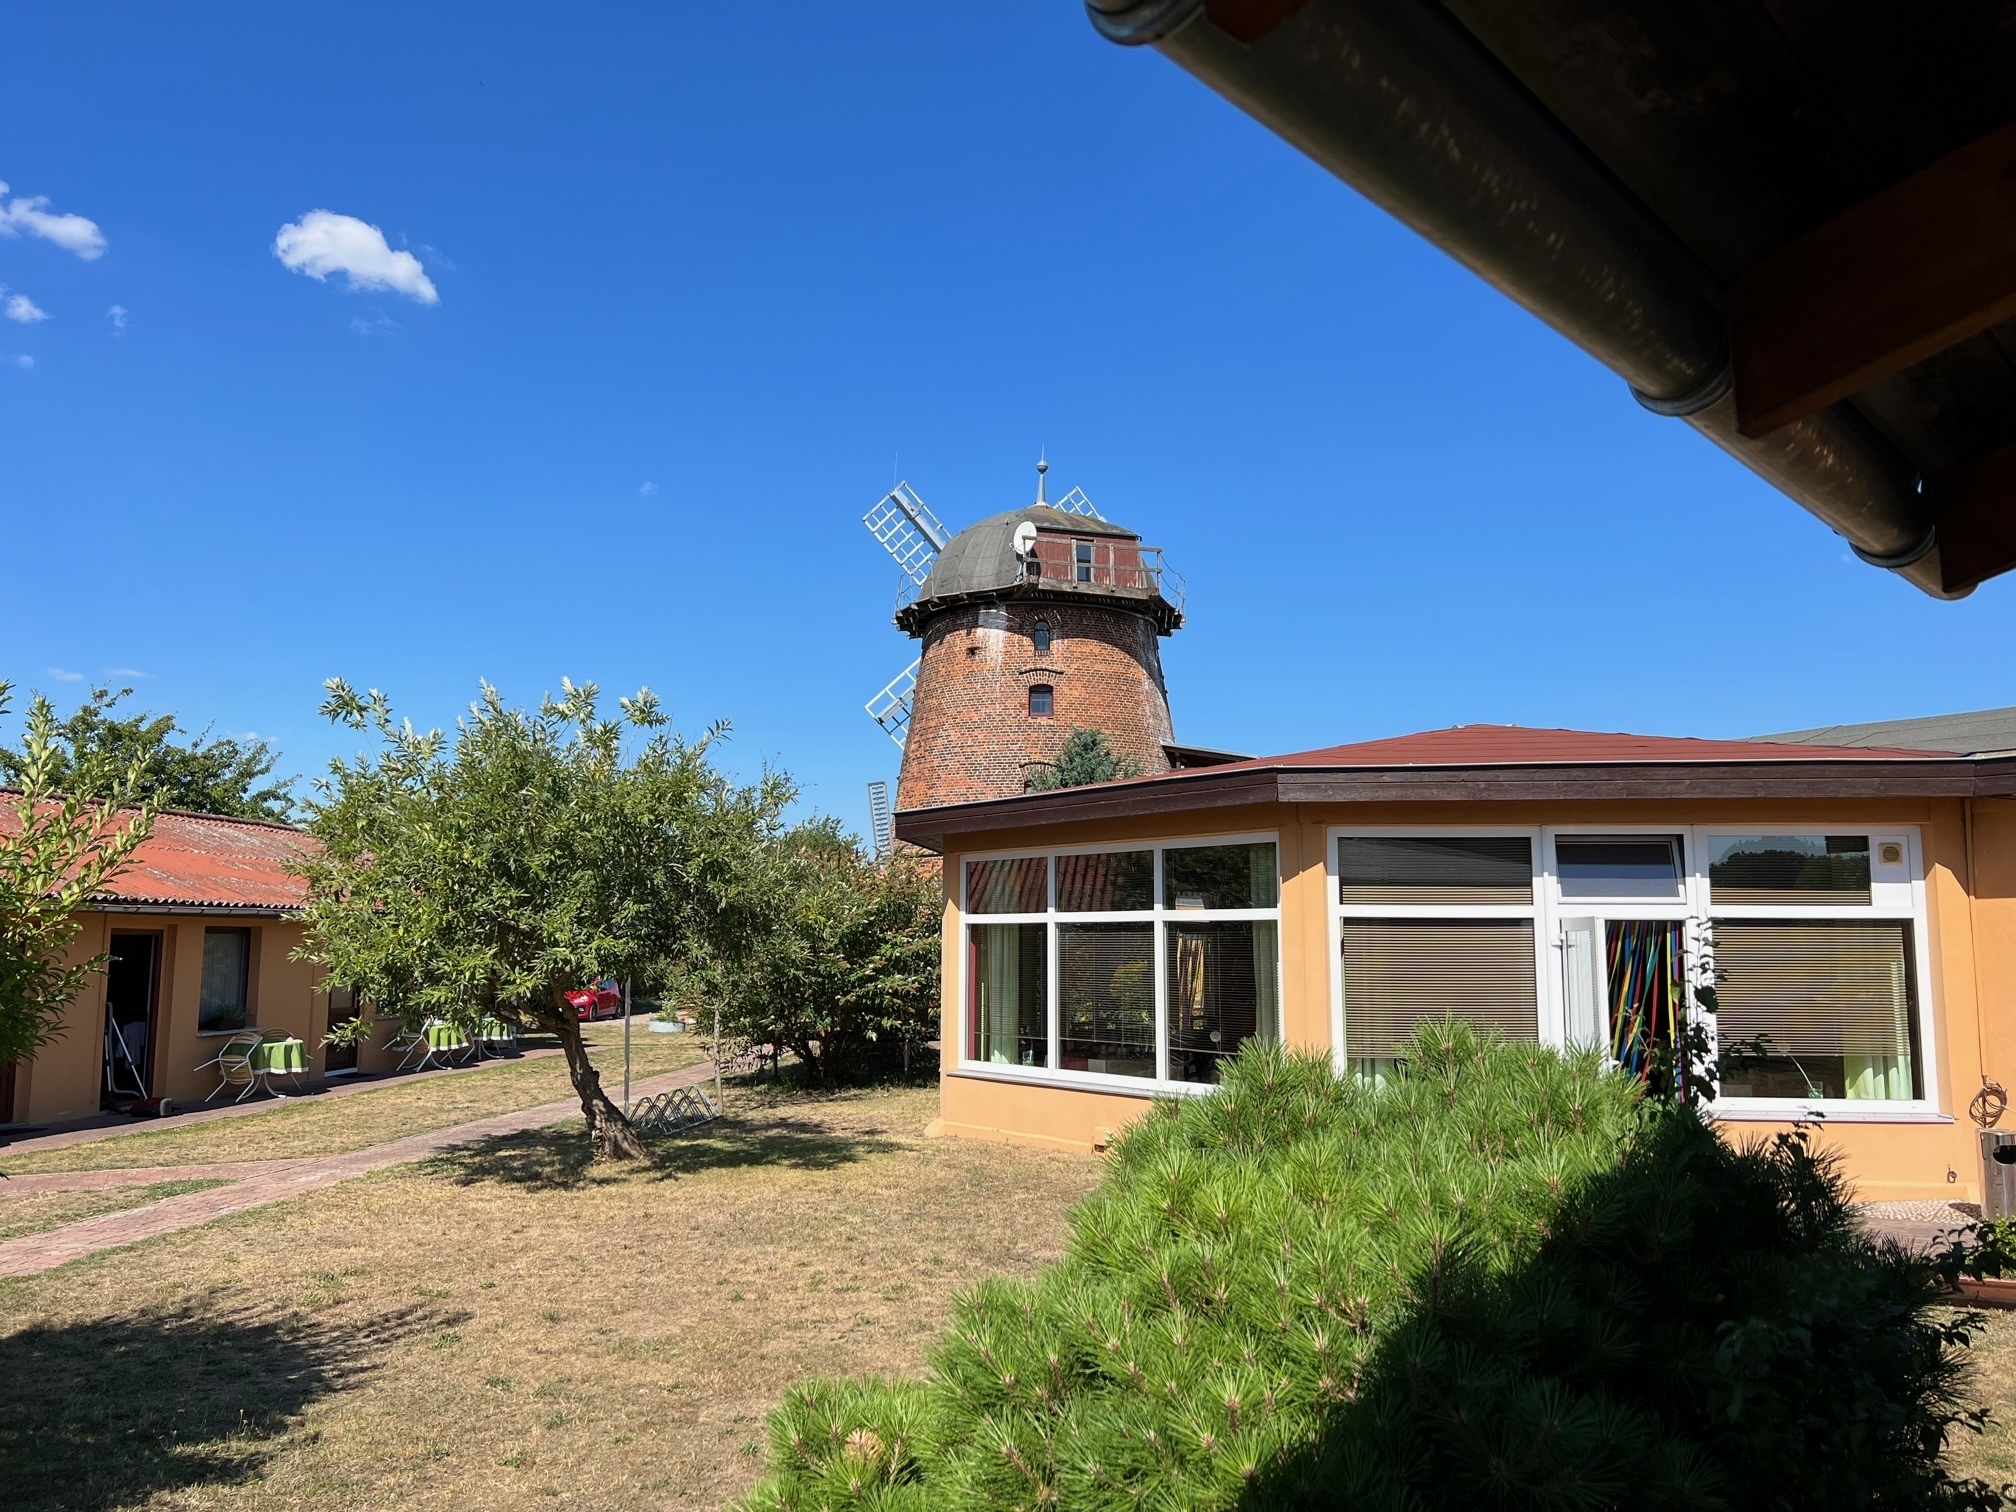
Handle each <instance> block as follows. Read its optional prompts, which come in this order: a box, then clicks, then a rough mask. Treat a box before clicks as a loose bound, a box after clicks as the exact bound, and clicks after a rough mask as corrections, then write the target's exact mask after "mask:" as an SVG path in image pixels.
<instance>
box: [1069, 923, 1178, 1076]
mask: <svg viewBox="0 0 2016 1512" xmlns="http://www.w3.org/2000/svg"><path fill="white" fill-rule="evenodd" d="M1057 1015H1058V1025H1057V1034H1058V1042H1057V1050H1058V1060H1057V1064H1058V1065H1060V1066H1062V1067H1063V1068H1064V1069H1065V1070H1066V1071H1099V1072H1104V1073H1106V1074H1107V1075H1109V1076H1143V1077H1153V1076H1154V1075H1155V926H1154V925H1153V924H1059V925H1058V926H1057Z"/></svg>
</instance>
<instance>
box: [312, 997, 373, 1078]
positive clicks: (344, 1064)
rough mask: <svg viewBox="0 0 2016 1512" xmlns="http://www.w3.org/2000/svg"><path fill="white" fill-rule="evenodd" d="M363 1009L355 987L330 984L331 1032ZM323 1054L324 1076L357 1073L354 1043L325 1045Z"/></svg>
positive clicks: (352, 1018) (354, 1017) (351, 1019)
mask: <svg viewBox="0 0 2016 1512" xmlns="http://www.w3.org/2000/svg"><path fill="white" fill-rule="evenodd" d="M363 1011H364V1004H363V1000H362V999H361V998H360V997H359V996H358V994H357V989H356V988H355V987H335V986H332V987H331V988H330V989H329V1029H330V1032H331V1033H332V1034H333V1033H334V1032H336V1031H337V1030H339V1029H341V1028H342V1027H343V1026H344V1025H345V1024H348V1023H350V1022H352V1021H353V1020H354V1019H356V1018H357V1016H358V1015H359V1014H361V1013H362V1012H363ZM323 1056H324V1059H323V1062H322V1067H323V1070H322V1074H323V1075H324V1076H355V1075H356V1074H357V1046H356V1045H355V1044H354V1043H351V1044H335V1045H327V1046H325V1047H324V1049H323Z"/></svg>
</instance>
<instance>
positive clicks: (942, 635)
mask: <svg viewBox="0 0 2016 1512" xmlns="http://www.w3.org/2000/svg"><path fill="white" fill-rule="evenodd" d="M1039 620H1041V621H1044V622H1045V623H1047V624H1048V625H1049V626H1050V636H1051V640H1050V649H1049V651H1048V652H1047V653H1039V652H1038V651H1037V650H1036V647H1035V641H1034V631H1035V629H1036V623H1037V621H1039ZM923 641H924V651H923V656H922V658H921V660H922V665H921V666H920V667H918V669H917V690H916V694H915V697H914V699H913V702H912V706H911V714H910V730H909V738H908V739H907V741H906V742H905V744H904V747H903V770H902V775H901V776H900V777H899V778H898V780H897V785H896V806H897V807H898V808H904V809H912V808H924V807H927V806H929V805H932V804H939V803H969V802H972V801H974V800H976V799H982V798H1002V797H1006V796H1008V795H1009V794H1011V793H1019V792H1021V791H1022V790H1023V788H1024V787H1025V786H1026V785H1027V781H1028V775H1029V772H1030V770H1031V768H1032V767H1034V766H1035V765H1037V764H1040V763H1044V762H1048V761H1050V760H1052V759H1054V758H1055V756H1056V754H1057V749H1058V747H1059V746H1061V745H1063V743H1064V739H1065V737H1066V736H1068V735H1069V734H1070V733H1071V732H1072V731H1073V730H1075V729H1096V730H1101V731H1104V732H1105V735H1106V738H1107V740H1108V741H1109V742H1110V743H1111V744H1112V746H1113V749H1114V750H1115V751H1117V752H1118V753H1119V754H1120V756H1121V757H1122V758H1123V759H1127V760H1131V761H1133V762H1135V763H1136V764H1138V765H1139V766H1140V768H1141V770H1142V771H1143V772H1165V771H1167V770H1168V769H1169V761H1168V757H1167V756H1166V755H1165V754H1164V753H1163V750H1162V745H1163V743H1164V742H1165V741H1169V740H1173V739H1174V738H1175V737H1174V735H1173V734H1172V733H1171V730H1170V724H1169V694H1168V690H1167V689H1166V688H1165V687H1164V686H1163V683H1162V656H1161V651H1160V649H1159V647H1158V638H1157V636H1156V634H1155V627H1154V626H1153V625H1152V624H1150V623H1149V621H1147V620H1146V619H1143V618H1142V617H1141V616H1140V615H1138V614H1135V613H1132V612H1131V611H1129V610H1128V609H1125V608H1122V607H1118V606H1115V607H1110V608H1109V607H1107V606H1106V605H1105V604H1102V603H1097V602H1091V603H1085V602H1074V603H1061V604H1060V603H1047V602H1043V601H1040V600H1038V601H1028V600H1009V601H1007V602H1002V603H994V604H965V605H961V606H959V607H958V608H953V609H947V610H945V611H944V612H943V613H941V614H938V615H935V616H933V617H932V618H931V619H930V620H929V621H928V622H927V623H926V624H925V626H924V634H923ZM1039 684H1043V685H1047V686H1049V687H1050V688H1052V689H1054V690H1055V693H1054V698H1053V704H1052V712H1051V714H1050V715H1049V717H1047V718H1044V717H1040V716H1032V715H1031V714H1030V713H1029V690H1030V688H1032V687H1034V686H1037V685H1039Z"/></svg>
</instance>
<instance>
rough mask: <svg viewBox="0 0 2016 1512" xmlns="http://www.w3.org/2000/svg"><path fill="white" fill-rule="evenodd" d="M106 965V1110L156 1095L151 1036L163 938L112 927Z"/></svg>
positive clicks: (102, 1097) (103, 1096)
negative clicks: (114, 929) (117, 929)
mask: <svg viewBox="0 0 2016 1512" xmlns="http://www.w3.org/2000/svg"><path fill="white" fill-rule="evenodd" d="M108 954H109V955H110V957H111V959H110V960H109V961H108V962H107V963H106V966H105V1078H104V1085H103V1090H102V1092H101V1094H100V1097H99V1106H100V1107H104V1108H117V1107H124V1106H125V1105H127V1104H128V1103H134V1102H138V1101H140V1100H141V1099H142V1098H147V1097H151V1096H153V1095H154V1072H153V1067H154V1037H155V1028H156V1025H155V1019H156V1017H157V1014H156V1011H155V1010H156V1008H157V1006H158V999H159V996H160V984H161V936H160V935H158V934H152V933H143V932H140V931H138V930H133V931H115V932H114V933H113V935H112V941H111V946H110V949H109V951H108Z"/></svg>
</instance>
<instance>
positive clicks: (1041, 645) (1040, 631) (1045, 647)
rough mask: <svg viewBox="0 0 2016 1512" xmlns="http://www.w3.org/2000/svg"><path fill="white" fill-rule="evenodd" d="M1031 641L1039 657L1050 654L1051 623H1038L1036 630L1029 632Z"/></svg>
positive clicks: (1042, 621)
mask: <svg viewBox="0 0 2016 1512" xmlns="http://www.w3.org/2000/svg"><path fill="white" fill-rule="evenodd" d="M1029 640H1030V642H1031V643H1032V644H1033V645H1034V646H1035V647H1036V654H1037V655H1038V656H1048V655H1049V654H1050V621H1048V620H1038V621H1036V628H1035V629H1033V630H1031V631H1030V632H1029Z"/></svg>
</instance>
